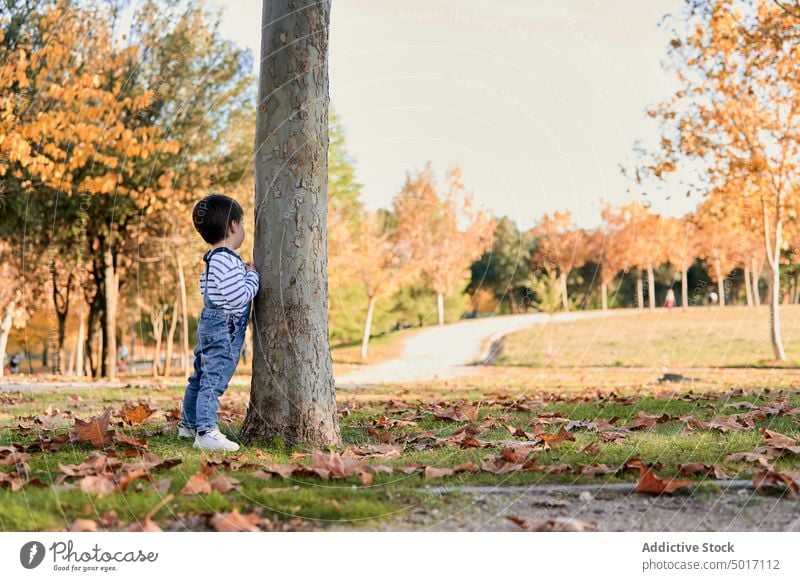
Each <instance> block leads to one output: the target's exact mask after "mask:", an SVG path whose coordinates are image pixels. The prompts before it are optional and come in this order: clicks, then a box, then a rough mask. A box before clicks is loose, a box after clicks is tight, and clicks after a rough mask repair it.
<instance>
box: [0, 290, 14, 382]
mask: <svg viewBox="0 0 800 581" xmlns="http://www.w3.org/2000/svg"><path fill="white" fill-rule="evenodd" d="M14 306H15V305H14V303H13V302H9V303H8V304H7V305H6V308H5V309H3V318H2V319H0V377H2V376H3V374H4V373H5V369H6V348H7V347H8V337H9V335H11V326H12V323H13V322H14Z"/></svg>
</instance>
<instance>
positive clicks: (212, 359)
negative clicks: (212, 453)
mask: <svg viewBox="0 0 800 581" xmlns="http://www.w3.org/2000/svg"><path fill="white" fill-rule="evenodd" d="M243 215H244V212H243V211H242V207H241V206H240V205H239V203H238V202H237V201H236V200H234V199H233V198H229V197H228V196H223V195H221V194H211V195H210V196H206V197H205V198H203V199H202V200H200V201H199V202H198V203H197V205H195V207H194V210H193V212H192V220H193V222H194V227H195V228H196V229H197V231H198V232H199V233H200V235H201V236H202V237H203V240H205V241H206V242H208V243H209V244H210V245H211V248H210V249H209V251H208V252H206V253H205V254H204V255H203V260H204V261H205V263H206V268H205V271H204V272H203V274H201V275H200V292H201V293H202V295H203V310H202V312H201V314H200V321H199V322H198V325H197V347H195V350H194V373H193V374H192V376H191V377H189V383H188V385H187V386H186V394H185V395H184V399H183V413H182V416H181V422H180V424H179V425H178V436H179V437H182V438H194V447H195V448H200V449H203V450H227V451H235V450H238V449H239V445H238V444H237V443H236V442H231V441H230V440H228V438H226V437H225V435H224V434H223V433H222V432H220V431H219V429H218V426H217V409H218V408H219V397H220V396H221V395H222V394H223V393H225V390H226V389H227V388H228V382H229V381H230V380H231V377H233V372H234V371H235V370H236V365H237V364H238V363H239V355H240V353H241V351H242V343H243V342H244V333H245V330H246V329H247V322H248V320H249V318H250V301H251V300H252V298H253V296H255V294H256V292H258V286H259V278H258V272H257V271H256V270H255V268H254V267H253V264H252V263H250V262H247V263H245V262H243V261H242V259H241V258H240V257H239V255H238V254H236V252H234V251H235V250H236V249H238V248H239V247H240V246H241V245H242V241H243V240H244V224H243V223H242V218H243Z"/></svg>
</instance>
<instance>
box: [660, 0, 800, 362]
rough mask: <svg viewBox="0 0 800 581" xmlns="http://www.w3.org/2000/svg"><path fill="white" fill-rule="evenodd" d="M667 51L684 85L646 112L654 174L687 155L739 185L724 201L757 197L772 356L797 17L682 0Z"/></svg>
mask: <svg viewBox="0 0 800 581" xmlns="http://www.w3.org/2000/svg"><path fill="white" fill-rule="evenodd" d="M680 21H681V23H682V28H681V29H680V30H677V31H676V37H675V38H674V39H673V40H672V43H671V47H672V48H671V49H670V53H671V57H672V64H673V66H674V68H675V69H676V70H677V71H678V73H679V78H680V81H681V83H682V87H681V88H680V90H679V91H678V92H676V94H675V95H674V96H673V97H672V98H671V99H670V100H669V101H667V102H665V103H662V104H661V105H659V106H657V107H656V108H654V109H653V110H652V111H651V112H650V114H651V115H652V116H654V117H657V118H659V119H660V120H661V121H662V122H663V123H662V125H663V138H662V140H661V151H660V152H659V153H658V155H657V159H656V161H655V163H653V164H652V165H651V166H650V169H651V170H652V171H653V173H654V174H655V175H656V176H660V175H662V174H663V173H665V172H669V171H674V170H675V169H676V168H677V167H678V166H679V165H680V164H683V163H685V161H686V160H695V161H699V162H701V163H703V164H705V166H706V168H707V170H708V172H707V174H704V175H705V176H706V179H707V181H708V182H710V184H711V187H710V188H704V190H711V189H713V188H714V187H719V186H722V185H724V184H727V183H731V182H736V183H738V184H739V185H740V187H738V188H736V189H735V190H728V191H727V194H728V195H727V200H726V201H727V203H728V204H730V205H740V204H743V203H745V201H746V200H747V199H749V198H752V199H754V200H756V201H757V203H756V204H753V205H752V206H751V205H750V204H748V206H750V207H757V210H756V211H757V218H758V220H759V223H760V225H761V230H762V235H763V239H762V241H763V244H764V249H765V256H766V262H767V265H768V267H769V269H770V272H771V276H770V278H769V294H770V301H769V303H770V325H769V327H770V340H771V343H772V348H773V354H774V357H775V359H776V360H777V361H785V360H786V354H785V352H784V349H783V342H782V339H781V333H780V310H779V305H778V303H779V300H778V299H779V295H780V260H781V252H782V250H783V240H782V234H783V228H784V224H785V223H786V221H787V220H788V219H791V218H790V216H789V214H788V210H789V208H792V207H793V206H794V205H795V204H796V203H797V186H796V184H797V183H798V181H800V134H798V133H797V132H796V131H795V130H794V127H795V126H796V125H797V121H798V115H800V107H798V103H800V94H799V93H798V89H800V85H798V77H797V74H796V70H797V42H796V25H797V21H796V19H795V18H794V17H793V16H792V15H791V14H789V13H787V12H786V11H784V10H783V9H782V8H781V7H780V6H778V5H777V4H776V3H775V2H771V1H768V0H758V1H756V2H752V3H740V2H734V1H733V0H688V1H687V3H686V6H685V8H684V12H683V14H682V15H681V17H680Z"/></svg>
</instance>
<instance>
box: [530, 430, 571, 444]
mask: <svg viewBox="0 0 800 581" xmlns="http://www.w3.org/2000/svg"><path fill="white" fill-rule="evenodd" d="M534 434H535V435H536V436H537V437H539V438H541V439H542V440H544V441H545V442H547V443H548V444H551V445H552V444H558V443H559V442H565V441H572V442H574V441H575V436H573V435H572V434H571V433H570V432H568V431H567V430H565V429H564V426H561V429H559V430H558V432H556V433H555V434H549V433H547V432H538V431H534Z"/></svg>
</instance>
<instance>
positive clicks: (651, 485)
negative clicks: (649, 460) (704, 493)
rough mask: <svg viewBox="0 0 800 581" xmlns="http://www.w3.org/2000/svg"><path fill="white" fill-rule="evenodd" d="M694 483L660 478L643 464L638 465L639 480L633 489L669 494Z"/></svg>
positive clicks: (644, 492)
mask: <svg viewBox="0 0 800 581" xmlns="http://www.w3.org/2000/svg"><path fill="white" fill-rule="evenodd" d="M690 484H694V481H693V480H681V479H678V478H673V479H671V480H662V479H661V478H659V477H658V476H656V474H655V472H653V471H652V470H651V469H650V468H648V467H647V466H645V465H644V464H640V465H639V480H638V481H637V482H636V488H635V491H636V492H638V493H640V494H662V493H664V494H671V493H672V492H675V491H676V490H678V489H680V488H683V487H685V486H689V485H690Z"/></svg>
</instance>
